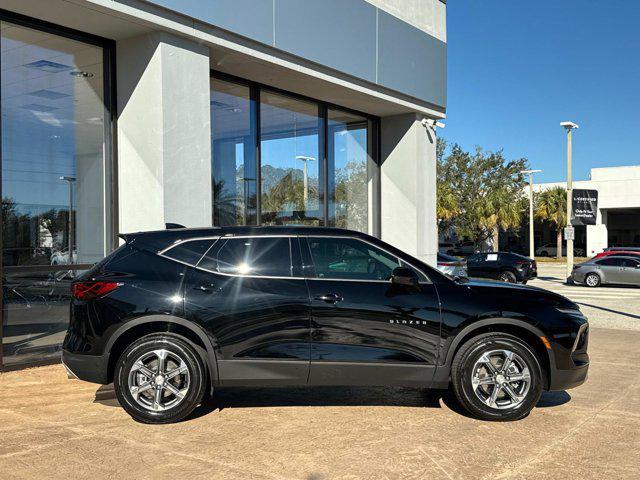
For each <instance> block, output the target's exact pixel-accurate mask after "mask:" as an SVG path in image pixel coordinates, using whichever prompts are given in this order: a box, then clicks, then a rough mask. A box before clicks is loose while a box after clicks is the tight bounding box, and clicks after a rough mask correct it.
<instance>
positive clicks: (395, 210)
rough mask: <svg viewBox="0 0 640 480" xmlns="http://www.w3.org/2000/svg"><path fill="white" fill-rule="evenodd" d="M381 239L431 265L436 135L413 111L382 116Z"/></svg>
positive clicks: (435, 241) (435, 246) (435, 244)
mask: <svg viewBox="0 0 640 480" xmlns="http://www.w3.org/2000/svg"><path fill="white" fill-rule="evenodd" d="M381 147H382V149H381V159H382V167H381V193H382V195H381V197H382V201H381V203H382V204H381V220H382V227H381V230H382V239H383V240H384V241H386V242H389V243H390V244H392V245H394V246H395V247H397V248H399V249H401V250H403V251H405V252H407V253H409V254H410V255H413V256H415V257H417V258H419V259H420V260H423V261H424V262H426V263H429V264H431V265H435V264H436V253H437V249H438V232H437V225H436V137H435V134H434V132H433V131H432V130H431V129H430V128H427V127H424V126H423V125H422V123H421V117H419V116H417V115H415V114H404V115H395V116H391V117H384V118H382V123H381Z"/></svg>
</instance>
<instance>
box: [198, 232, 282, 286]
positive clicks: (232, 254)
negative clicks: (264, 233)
mask: <svg viewBox="0 0 640 480" xmlns="http://www.w3.org/2000/svg"><path fill="white" fill-rule="evenodd" d="M198 267H199V268H203V269H205V270H210V271H213V272H219V273H226V274H232V275H251V276H258V277H265V276H266V277H291V276H293V275H292V268H291V246H290V241H289V238H286V237H251V238H230V239H227V240H224V239H222V240H220V242H219V245H216V248H213V249H211V251H210V252H209V253H208V254H207V255H206V256H205V257H204V258H203V259H202V261H201V262H200V263H199V264H198Z"/></svg>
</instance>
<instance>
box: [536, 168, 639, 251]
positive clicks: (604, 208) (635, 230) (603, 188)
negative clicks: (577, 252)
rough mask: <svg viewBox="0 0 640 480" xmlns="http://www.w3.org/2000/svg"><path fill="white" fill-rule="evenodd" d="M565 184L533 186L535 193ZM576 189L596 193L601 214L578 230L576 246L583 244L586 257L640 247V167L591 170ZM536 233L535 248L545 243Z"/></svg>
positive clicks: (575, 185) (564, 183) (575, 182)
mask: <svg viewBox="0 0 640 480" xmlns="http://www.w3.org/2000/svg"><path fill="white" fill-rule="evenodd" d="M556 186H561V187H564V188H566V186H567V184H566V182H558V183H541V184H538V185H534V188H535V190H536V191H542V190H546V189H549V188H553V187H556ZM573 188H574V189H585V190H597V191H598V212H597V219H596V224H595V225H587V226H582V227H576V243H580V242H583V245H584V246H585V247H586V254H587V256H592V255H595V254H597V253H599V252H601V251H603V250H604V249H605V248H607V247H631V246H635V247H640V165H634V166H628V167H605V168H592V169H591V173H590V175H589V180H584V181H574V182H573ZM542 235H544V232H536V246H538V245H540V244H542V243H543V242H546V241H553V240H552V239H551V240H545V239H544V238H543V237H542Z"/></svg>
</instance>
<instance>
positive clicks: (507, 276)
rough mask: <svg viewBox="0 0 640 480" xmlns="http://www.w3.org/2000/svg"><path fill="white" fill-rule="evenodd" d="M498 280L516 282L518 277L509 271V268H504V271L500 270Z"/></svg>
mask: <svg viewBox="0 0 640 480" xmlns="http://www.w3.org/2000/svg"><path fill="white" fill-rule="evenodd" d="M498 280H500V281H502V282H506V283H517V282H518V279H517V278H516V274H515V273H513V272H511V271H509V270H505V271H504V272H500V275H499V276H498Z"/></svg>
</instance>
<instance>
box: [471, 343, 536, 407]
mask: <svg viewBox="0 0 640 480" xmlns="http://www.w3.org/2000/svg"><path fill="white" fill-rule="evenodd" d="M471 385H472V386H473V391H474V392H475V394H476V397H478V399H479V400H480V401H481V402H482V403H484V404H485V405H487V406H488V407H491V408H497V409H501V410H504V409H512V408H516V407H517V406H519V405H520V404H521V403H522V402H523V401H524V399H525V398H526V396H527V393H529V388H530V387H531V374H530V372H529V367H528V366H527V364H526V362H525V361H524V359H523V358H522V357H521V356H520V355H518V354H517V353H514V352H512V351H510V350H492V351H490V352H486V353H484V354H483V355H482V356H481V357H480V358H479V359H478V360H477V361H476V362H475V364H474V366H473V369H472V371H471Z"/></svg>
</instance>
